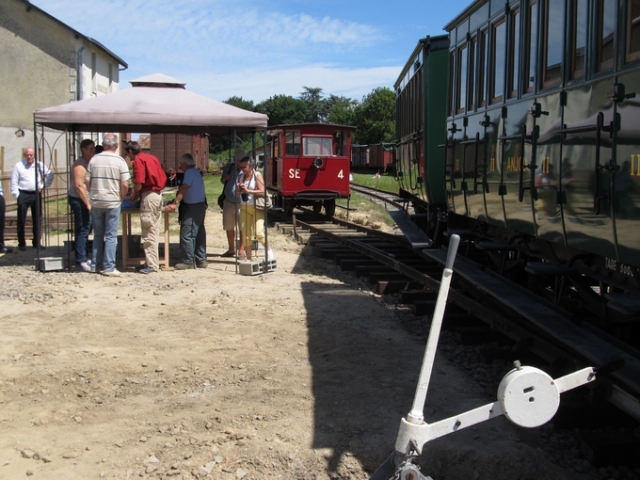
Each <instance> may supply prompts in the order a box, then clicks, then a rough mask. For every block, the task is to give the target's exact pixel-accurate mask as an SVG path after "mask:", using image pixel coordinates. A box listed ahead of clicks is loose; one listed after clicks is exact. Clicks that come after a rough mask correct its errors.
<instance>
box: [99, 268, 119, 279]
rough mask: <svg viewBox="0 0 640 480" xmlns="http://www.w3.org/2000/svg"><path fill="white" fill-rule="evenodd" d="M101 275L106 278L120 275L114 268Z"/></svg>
mask: <svg viewBox="0 0 640 480" xmlns="http://www.w3.org/2000/svg"><path fill="white" fill-rule="evenodd" d="M102 274H103V275H105V276H107V277H119V276H120V275H122V274H121V273H120V271H118V270H116V269H115V268H114V269H113V270H109V271H108V272H102Z"/></svg>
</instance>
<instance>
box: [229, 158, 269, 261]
mask: <svg viewBox="0 0 640 480" xmlns="http://www.w3.org/2000/svg"><path fill="white" fill-rule="evenodd" d="M238 168H240V174H239V175H238V181H237V188H236V194H237V195H239V196H240V231H241V234H242V236H243V239H244V240H243V243H244V245H245V246H247V245H248V246H249V248H245V253H246V254H247V260H251V255H252V249H251V247H250V246H251V244H252V242H253V239H252V237H253V235H254V226H255V237H256V239H257V240H258V242H260V243H261V244H262V245H263V246H264V248H265V250H266V252H267V260H275V256H274V254H273V250H271V249H270V248H269V246H268V245H266V243H265V240H266V239H265V234H264V217H265V215H264V212H265V210H266V209H267V208H269V205H268V200H267V201H266V202H265V191H264V180H263V178H262V175H260V172H258V171H256V170H254V169H253V168H252V166H251V157H243V158H241V159H240V161H239V162H238ZM266 198H267V199H268V198H269V197H268V196H266Z"/></svg>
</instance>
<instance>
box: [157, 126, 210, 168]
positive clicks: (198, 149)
mask: <svg viewBox="0 0 640 480" xmlns="http://www.w3.org/2000/svg"><path fill="white" fill-rule="evenodd" d="M150 152H151V154H152V155H155V156H156V157H158V159H159V160H160V163H161V164H162V166H163V167H164V169H165V170H167V171H168V170H169V169H170V168H173V169H174V170H177V169H178V168H179V167H180V164H179V163H180V157H181V156H182V155H184V154H185V153H190V154H191V155H193V157H194V158H195V160H196V167H197V168H199V169H200V170H201V171H203V172H206V171H207V169H208V167H209V137H207V136H205V135H185V134H181V133H152V134H151V149H150Z"/></svg>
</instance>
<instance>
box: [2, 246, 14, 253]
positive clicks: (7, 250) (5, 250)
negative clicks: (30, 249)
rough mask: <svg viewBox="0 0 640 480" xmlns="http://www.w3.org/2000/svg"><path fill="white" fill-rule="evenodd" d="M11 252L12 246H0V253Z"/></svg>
mask: <svg viewBox="0 0 640 480" xmlns="http://www.w3.org/2000/svg"><path fill="white" fill-rule="evenodd" d="M12 252H13V248H9V247H5V246H2V247H0V253H12Z"/></svg>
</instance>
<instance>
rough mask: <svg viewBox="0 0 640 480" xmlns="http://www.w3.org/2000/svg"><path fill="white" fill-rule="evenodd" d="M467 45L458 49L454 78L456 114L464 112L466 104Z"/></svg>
mask: <svg viewBox="0 0 640 480" xmlns="http://www.w3.org/2000/svg"><path fill="white" fill-rule="evenodd" d="M467 60H468V59H467V44H466V43H465V44H464V45H462V46H461V47H460V48H459V49H458V68H457V71H458V72H457V73H458V75H457V77H456V98H457V101H458V103H457V108H456V110H457V111H458V113H461V112H464V107H465V105H466V103H467V75H468V68H467Z"/></svg>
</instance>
